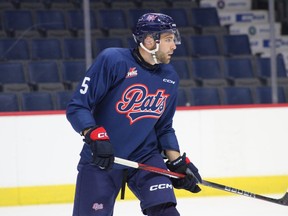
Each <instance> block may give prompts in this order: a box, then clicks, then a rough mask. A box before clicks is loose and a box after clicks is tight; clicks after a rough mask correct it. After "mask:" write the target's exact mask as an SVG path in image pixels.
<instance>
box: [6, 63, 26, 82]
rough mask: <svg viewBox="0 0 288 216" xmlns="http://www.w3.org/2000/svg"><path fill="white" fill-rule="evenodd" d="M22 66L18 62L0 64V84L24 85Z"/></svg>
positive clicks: (24, 77)
mask: <svg viewBox="0 0 288 216" xmlns="http://www.w3.org/2000/svg"><path fill="white" fill-rule="evenodd" d="M26 82H27V79H26V76H25V73H24V69H23V64H22V63H20V62H15V63H9V62H3V63H0V83H2V84H4V83H26Z"/></svg>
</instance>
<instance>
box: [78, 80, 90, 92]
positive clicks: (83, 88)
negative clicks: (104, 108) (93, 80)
mask: <svg viewBox="0 0 288 216" xmlns="http://www.w3.org/2000/svg"><path fill="white" fill-rule="evenodd" d="M89 81H90V77H84V79H83V82H82V84H81V88H80V93H81V94H86V92H87V91H88V87H89V86H88V84H87V83H88V82H89Z"/></svg>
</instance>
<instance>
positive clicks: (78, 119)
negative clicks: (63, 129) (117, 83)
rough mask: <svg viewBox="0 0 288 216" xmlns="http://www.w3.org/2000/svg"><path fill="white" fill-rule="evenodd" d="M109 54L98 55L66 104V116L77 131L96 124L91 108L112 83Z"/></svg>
mask: <svg viewBox="0 0 288 216" xmlns="http://www.w3.org/2000/svg"><path fill="white" fill-rule="evenodd" d="M109 56H110V55H109V53H107V52H102V53H101V54H100V55H98V57H97V58H96V60H95V61H94V62H93V64H92V65H91V67H90V68H89V69H88V70H87V72H86V75H85V77H84V78H83V80H82V81H81V82H80V83H79V85H78V87H77V89H76V91H75V93H74V95H73V97H72V99H71V101H70V102H69V103H68V105H67V110H66V117H67V119H68V121H69V122H70V123H71V125H72V127H73V128H74V130H75V131H76V132H78V133H80V132H82V131H83V130H84V129H86V128H89V127H93V126H95V125H96V124H97V122H95V120H94V118H93V109H94V108H95V106H96V105H97V104H98V103H99V102H100V101H101V100H102V98H103V97H104V96H105V94H106V93H107V91H108V90H109V88H110V86H111V85H113V81H114V80H115V77H114V76H115V74H113V71H114V64H113V63H111V62H110V61H109V59H110V58H109ZM110 60H111V59H110Z"/></svg>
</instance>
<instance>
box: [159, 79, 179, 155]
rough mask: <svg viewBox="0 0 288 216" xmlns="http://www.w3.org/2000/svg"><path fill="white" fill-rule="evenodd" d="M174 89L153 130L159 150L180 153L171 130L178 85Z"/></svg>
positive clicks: (172, 129)
mask: <svg viewBox="0 0 288 216" xmlns="http://www.w3.org/2000/svg"><path fill="white" fill-rule="evenodd" d="M177 83H178V82H177ZM175 87H176V88H175V91H173V93H172V94H171V95H170V97H169V103H167V107H166V109H165V112H164V113H163V114H162V116H161V118H160V119H159V121H158V122H157V124H156V125H155V129H156V133H157V137H158V141H159V144H160V148H161V150H175V151H179V152H180V149H179V144H178V140H177V137H176V134H175V130H174V128H173V117H174V114H175V111H176V106H177V90H176V89H177V88H178V85H177V86H175Z"/></svg>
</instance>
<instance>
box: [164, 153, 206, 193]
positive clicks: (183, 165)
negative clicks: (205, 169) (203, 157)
mask: <svg viewBox="0 0 288 216" xmlns="http://www.w3.org/2000/svg"><path fill="white" fill-rule="evenodd" d="M166 166H167V168H168V169H169V170H170V171H172V172H177V173H182V174H186V176H185V178H182V179H175V178H171V181H172V184H173V186H174V187H175V188H177V189H185V190H188V191H190V192H192V193H198V192H200V191H201V188H200V187H199V186H198V185H197V184H198V183H201V182H202V178H201V176H200V175H199V173H198V169H197V168H196V167H195V166H194V164H193V163H191V162H190V160H189V158H188V157H186V153H184V154H183V155H182V156H180V157H178V158H177V159H176V160H174V161H171V162H170V161H168V162H166Z"/></svg>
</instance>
